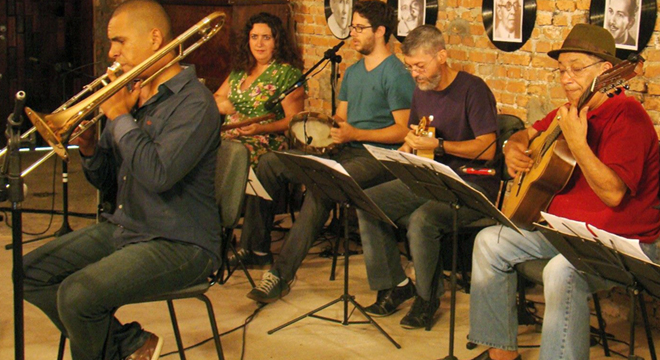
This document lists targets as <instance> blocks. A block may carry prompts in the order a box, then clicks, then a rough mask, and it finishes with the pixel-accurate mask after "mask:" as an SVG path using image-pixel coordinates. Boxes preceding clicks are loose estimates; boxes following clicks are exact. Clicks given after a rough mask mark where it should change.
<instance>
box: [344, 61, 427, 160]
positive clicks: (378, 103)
mask: <svg viewBox="0 0 660 360" xmlns="http://www.w3.org/2000/svg"><path fill="white" fill-rule="evenodd" d="M414 90H415V81H414V80H413V78H412V76H410V73H409V72H408V70H406V68H405V67H404V66H403V63H402V62H401V60H399V59H398V58H397V57H396V56H395V55H390V56H388V57H387V58H386V59H385V60H383V62H381V63H380V64H379V65H378V66H377V67H376V68H374V69H372V70H371V71H367V69H366V68H365V66H364V59H361V60H360V61H358V62H356V63H355V64H353V65H351V66H349V67H348V69H346V73H345V74H344V79H343V80H342V83H341V90H340V91H339V100H340V101H346V102H348V119H347V120H348V123H349V124H351V126H354V127H356V128H358V129H369V130H373V129H382V128H385V127H388V126H391V125H394V117H393V116H392V111H395V110H401V109H410V104H411V102H412V94H413V91H414ZM372 145H375V146H381V147H388V148H393V149H395V148H398V147H399V146H398V145H397V144H372ZM351 146H354V147H361V146H362V144H361V143H358V142H352V143H351Z"/></svg>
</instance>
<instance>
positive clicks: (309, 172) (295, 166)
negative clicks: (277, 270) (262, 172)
mask: <svg viewBox="0 0 660 360" xmlns="http://www.w3.org/2000/svg"><path fill="white" fill-rule="evenodd" d="M275 155H277V157H278V158H279V159H280V160H281V161H282V163H284V165H285V166H286V167H287V168H288V169H289V171H291V172H293V173H294V175H296V177H297V178H298V179H300V181H301V182H302V183H303V184H305V186H307V188H308V189H312V191H313V192H314V193H315V194H317V195H320V196H322V197H324V198H326V199H328V200H330V201H334V202H337V203H339V204H341V212H340V217H343V225H344V247H345V249H344V293H343V294H342V295H341V296H339V297H338V298H337V299H335V300H333V301H331V302H329V303H327V304H325V305H323V306H320V307H318V308H316V309H314V310H312V311H310V312H308V313H306V314H304V315H301V316H299V317H297V318H295V319H293V320H291V321H289V322H287V323H285V324H283V325H280V326H278V327H276V328H274V329H272V330H270V331H268V334H272V333H274V332H276V331H278V330H281V329H283V328H285V327H287V326H289V325H291V324H293V323H295V322H298V321H300V320H302V319H304V318H306V317H314V318H317V319H321V320H326V321H332V322H335V323H338V324H342V325H352V324H371V325H373V326H375V327H376V329H378V331H379V332H380V333H381V334H383V336H385V337H386V338H387V339H388V340H389V341H390V342H391V343H392V344H393V345H394V346H396V348H397V349H400V348H401V345H399V344H398V343H397V342H396V341H394V339H392V337H391V336H390V335H389V334H388V333H386V332H385V330H383V329H382V328H381V327H380V326H379V325H378V323H376V322H375V321H374V320H373V319H372V318H371V316H370V315H369V314H367V313H366V311H364V308H363V307H362V305H360V304H359V303H358V302H357V301H355V296H353V295H351V294H349V292H348V257H349V251H348V246H349V239H348V216H347V215H348V214H347V211H348V209H349V207H350V206H355V207H357V208H359V209H361V210H363V211H366V212H368V213H369V214H371V215H373V216H375V217H377V218H379V219H381V220H382V221H385V222H387V223H390V224H392V225H394V223H392V221H391V220H390V219H389V218H388V217H387V216H386V215H385V214H384V213H383V211H382V210H380V208H378V206H376V204H374V203H373V201H371V199H370V198H369V197H368V196H367V194H365V193H364V191H362V189H361V188H360V186H359V185H358V184H357V183H356V182H355V180H353V178H352V177H351V176H350V175H348V173H346V172H345V170H343V168H341V166H339V167H340V168H341V169H337V168H331V167H330V166H328V165H326V164H332V163H334V164H336V165H339V164H338V163H336V162H334V161H332V160H327V159H321V158H318V157H314V156H305V155H295V154H290V153H283V152H279V151H275ZM342 170H343V171H342ZM340 301H341V302H343V303H344V319H343V321H340V320H337V319H332V318H327V317H324V316H319V315H316V313H317V312H319V311H322V310H324V309H326V308H328V307H330V306H332V305H334V304H336V303H338V302H340ZM349 302H350V303H351V304H353V306H354V307H355V308H356V309H358V310H359V311H360V312H361V313H362V315H363V316H364V317H365V318H366V319H367V321H349V320H348V318H349V312H348V303H349Z"/></svg>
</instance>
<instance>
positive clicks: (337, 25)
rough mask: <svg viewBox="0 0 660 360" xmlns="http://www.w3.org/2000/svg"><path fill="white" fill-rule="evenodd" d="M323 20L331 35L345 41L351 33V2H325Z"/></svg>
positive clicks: (341, 0)
mask: <svg viewBox="0 0 660 360" xmlns="http://www.w3.org/2000/svg"><path fill="white" fill-rule="evenodd" d="M325 18H326V21H327V23H328V27H329V28H330V32H332V35H334V36H335V37H337V38H339V39H346V38H348V36H349V35H350V33H351V29H350V28H349V25H351V19H352V18H353V0H325Z"/></svg>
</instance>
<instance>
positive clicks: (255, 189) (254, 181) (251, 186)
mask: <svg viewBox="0 0 660 360" xmlns="http://www.w3.org/2000/svg"><path fill="white" fill-rule="evenodd" d="M245 193H246V194H248V195H254V196H258V197H260V198H262V199H265V200H269V201H272V200H273V199H272V198H271V197H270V195H268V192H267V191H266V189H264V186H263V185H261V182H259V179H258V178H257V174H255V173H254V170H252V166H250V173H249V174H248V182H247V186H246V187H245Z"/></svg>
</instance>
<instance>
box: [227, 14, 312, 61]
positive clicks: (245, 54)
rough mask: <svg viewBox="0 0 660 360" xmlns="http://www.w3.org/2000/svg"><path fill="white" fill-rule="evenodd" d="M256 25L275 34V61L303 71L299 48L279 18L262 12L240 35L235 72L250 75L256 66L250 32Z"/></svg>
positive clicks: (251, 19)
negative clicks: (251, 47) (251, 48)
mask: <svg viewBox="0 0 660 360" xmlns="http://www.w3.org/2000/svg"><path fill="white" fill-rule="evenodd" d="M254 24H266V25H268V27H269V28H270V30H271V31H272V32H273V38H274V39H275V49H274V53H273V59H275V61H277V62H279V63H281V64H289V65H291V66H293V67H295V68H298V69H300V70H302V68H303V62H302V59H301V57H300V53H299V51H298V48H297V47H296V46H295V45H294V44H293V43H292V41H291V38H290V36H289V34H288V33H287V31H286V30H285V29H284V26H283V25H282V20H280V18H279V17H277V16H275V15H272V14H269V13H267V12H262V13H259V14H256V15H253V16H252V17H250V19H249V20H248V21H247V23H246V24H245V27H244V28H243V31H242V32H241V34H240V35H239V41H237V46H236V56H234V63H233V70H237V71H240V70H243V71H245V72H247V73H250V71H252V70H253V69H254V68H255V67H256V66H257V61H256V60H255V58H254V56H253V55H252V51H250V31H251V30H252V27H253V26H254Z"/></svg>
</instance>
